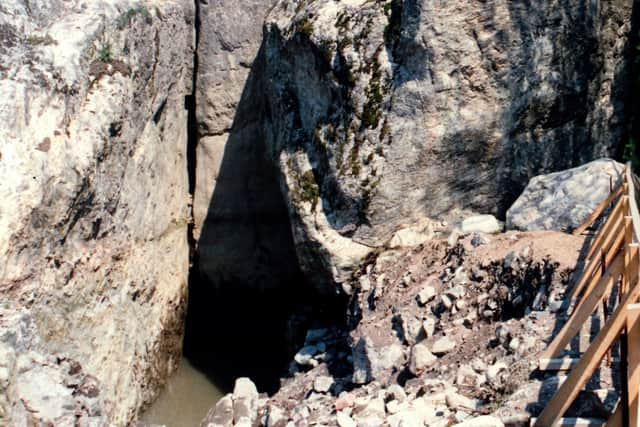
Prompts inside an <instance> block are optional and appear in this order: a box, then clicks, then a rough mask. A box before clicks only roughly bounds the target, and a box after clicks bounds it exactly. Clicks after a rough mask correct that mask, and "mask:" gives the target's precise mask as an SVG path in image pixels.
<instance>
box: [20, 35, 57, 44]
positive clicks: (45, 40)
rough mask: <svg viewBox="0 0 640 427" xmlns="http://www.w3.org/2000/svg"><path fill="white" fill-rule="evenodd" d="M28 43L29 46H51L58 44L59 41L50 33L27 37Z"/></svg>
mask: <svg viewBox="0 0 640 427" xmlns="http://www.w3.org/2000/svg"><path fill="white" fill-rule="evenodd" d="M27 44H28V45H29V46H50V45H57V44H58V42H57V41H55V40H54V39H52V38H51V36H50V35H49V34H47V35H46V36H38V35H33V34H32V35H30V36H29V37H27Z"/></svg>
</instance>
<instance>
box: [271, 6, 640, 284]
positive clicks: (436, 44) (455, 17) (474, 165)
mask: <svg viewBox="0 0 640 427" xmlns="http://www.w3.org/2000/svg"><path fill="white" fill-rule="evenodd" d="M632 6H633V2H632V1H631V0H626V1H619V2H613V3H612V2H608V3H602V2H583V1H578V0H576V1H573V0H566V1H562V2H553V3H545V2H538V3H536V4H532V3H530V2H527V1H502V0H496V1H472V2H468V1H453V2H451V1H449V2H440V1H433V0H422V1H419V0H413V1H409V0H407V1H401V0H393V1H391V2H383V1H375V2H371V1H364V0H352V1H348V2H334V1H315V2H302V3H301V2H297V1H289V0H283V1H279V2H278V3H277V4H276V5H275V6H274V7H273V9H272V10H271V12H270V14H269V16H268V17H267V21H266V36H265V42H264V45H263V51H264V56H265V71H264V82H263V85H264V90H265V93H264V97H263V98H264V100H266V105H265V114H266V120H265V127H264V130H265V135H264V136H265V138H266V140H267V146H268V154H269V155H270V156H271V157H272V158H273V159H274V160H275V161H276V163H277V165H278V168H279V170H280V174H281V186H282V190H283V192H284V195H285V198H286V202H287V206H288V208H289V213H290V217H291V220H292V228H293V236H294V239H295V243H296V249H297V253H298V258H299V260H300V263H301V266H302V268H303V271H304V272H305V273H307V274H309V276H310V278H311V279H312V280H315V281H316V284H317V285H318V287H319V288H325V289H327V287H328V286H327V285H328V284H330V283H332V282H335V281H338V282H341V281H343V280H344V279H345V278H346V277H348V276H349V275H350V274H351V272H352V271H353V269H354V266H355V265H357V260H359V259H362V258H363V257H364V256H365V255H366V254H367V253H368V252H369V251H370V249H371V248H374V247H379V246H381V245H384V244H385V242H387V241H388V240H389V239H390V237H391V236H392V234H393V233H394V232H395V231H396V230H397V229H398V228H402V227H406V226H410V225H413V224H417V223H422V222H424V221H426V218H435V219H448V220H450V221H452V220H457V219H459V217H460V216H462V215H465V214H464V212H466V211H475V212H480V213H491V214H495V215H496V216H498V217H503V216H504V212H505V211H506V209H507V208H508V207H509V206H510V204H511V203H512V202H513V201H514V200H515V198H516V197H517V196H518V194H519V193H520V192H521V190H522V189H523V188H524V186H525V185H526V184H527V182H528V180H529V178H531V177H532V176H534V175H537V174H540V173H545V172H549V171H555V170H561V169H565V168H568V167H571V166H575V165H578V164H582V163H584V162H586V161H588V160H591V159H594V158H599V157H603V156H613V155H614V154H615V153H616V151H617V150H618V148H619V147H620V143H621V142H622V141H623V140H624V138H625V137H626V123H627V118H628V117H627V116H628V112H627V107H625V101H626V96H627V95H628V93H627V89H628V88H629V83H630V74H629V68H630V63H631V60H630V45H629V34H630V31H631V24H630V22H631V14H632Z"/></svg>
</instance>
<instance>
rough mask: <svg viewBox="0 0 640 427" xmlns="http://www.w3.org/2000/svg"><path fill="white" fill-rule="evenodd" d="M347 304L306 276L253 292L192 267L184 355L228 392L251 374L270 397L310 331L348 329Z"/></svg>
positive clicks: (252, 378)
mask: <svg viewBox="0 0 640 427" xmlns="http://www.w3.org/2000/svg"><path fill="white" fill-rule="evenodd" d="M195 265H197V263H195V264H194V266H195ZM345 307H346V301H345V300H344V298H342V297H337V296H336V297H326V296H321V295H319V294H318V293H317V292H315V290H314V289H313V288H312V287H311V286H310V285H308V284H306V283H305V281H304V279H303V278H301V279H300V280H299V281H298V280H295V281H290V282H287V283H283V284H282V286H281V287H279V288H275V289H268V290H251V289H249V288H247V287H245V286H242V284H240V283H223V284H220V283H218V284H216V285H214V284H212V283H211V282H210V281H209V280H207V279H206V278H204V277H203V276H202V275H201V274H200V273H199V272H198V271H197V267H194V268H193V269H192V272H191V275H190V280H189V304H188V309H187V319H186V328H185V338H184V351H183V353H184V356H185V357H186V358H187V359H188V360H189V361H190V362H191V363H192V364H193V365H194V366H195V367H196V368H197V369H198V370H200V371H201V372H203V373H204V374H205V375H206V376H207V377H208V378H209V379H210V380H211V381H212V382H213V383H214V384H216V385H217V386H218V387H220V388H221V389H222V390H223V391H225V392H231V391H232V390H233V385H234V382H235V380H236V378H238V377H249V378H250V379H251V380H252V381H253V382H254V383H255V384H256V386H257V387H258V390H259V391H260V392H266V393H268V394H269V395H271V394H273V393H275V392H276V391H278V389H279V388H280V379H281V378H283V377H286V376H287V375H288V365H289V363H290V361H291V360H292V359H293V356H294V354H295V353H296V351H297V350H299V349H300V347H301V346H302V345H303V343H304V339H305V335H306V332H307V330H308V329H309V328H315V327H327V326H333V327H340V328H344V327H345V324H346V308H345Z"/></svg>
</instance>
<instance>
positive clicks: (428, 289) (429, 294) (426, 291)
mask: <svg viewBox="0 0 640 427" xmlns="http://www.w3.org/2000/svg"><path fill="white" fill-rule="evenodd" d="M435 297H436V289H435V288H434V287H433V286H429V285H427V286H425V287H423V288H422V290H421V291H420V292H419V293H418V296H417V297H416V299H417V300H418V304H420V305H426V304H428V303H429V302H431V301H432V300H433V299H434V298H435Z"/></svg>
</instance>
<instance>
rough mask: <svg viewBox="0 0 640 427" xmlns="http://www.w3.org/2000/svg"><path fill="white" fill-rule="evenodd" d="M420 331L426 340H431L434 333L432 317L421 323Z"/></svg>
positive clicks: (434, 327) (434, 324)
mask: <svg viewBox="0 0 640 427" xmlns="http://www.w3.org/2000/svg"><path fill="white" fill-rule="evenodd" d="M422 330H423V331H424V334H425V335H426V337H427V338H431V337H432V336H433V334H434V333H435V331H436V321H435V319H434V318H432V317H428V318H427V319H426V320H424V321H423V322H422Z"/></svg>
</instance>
